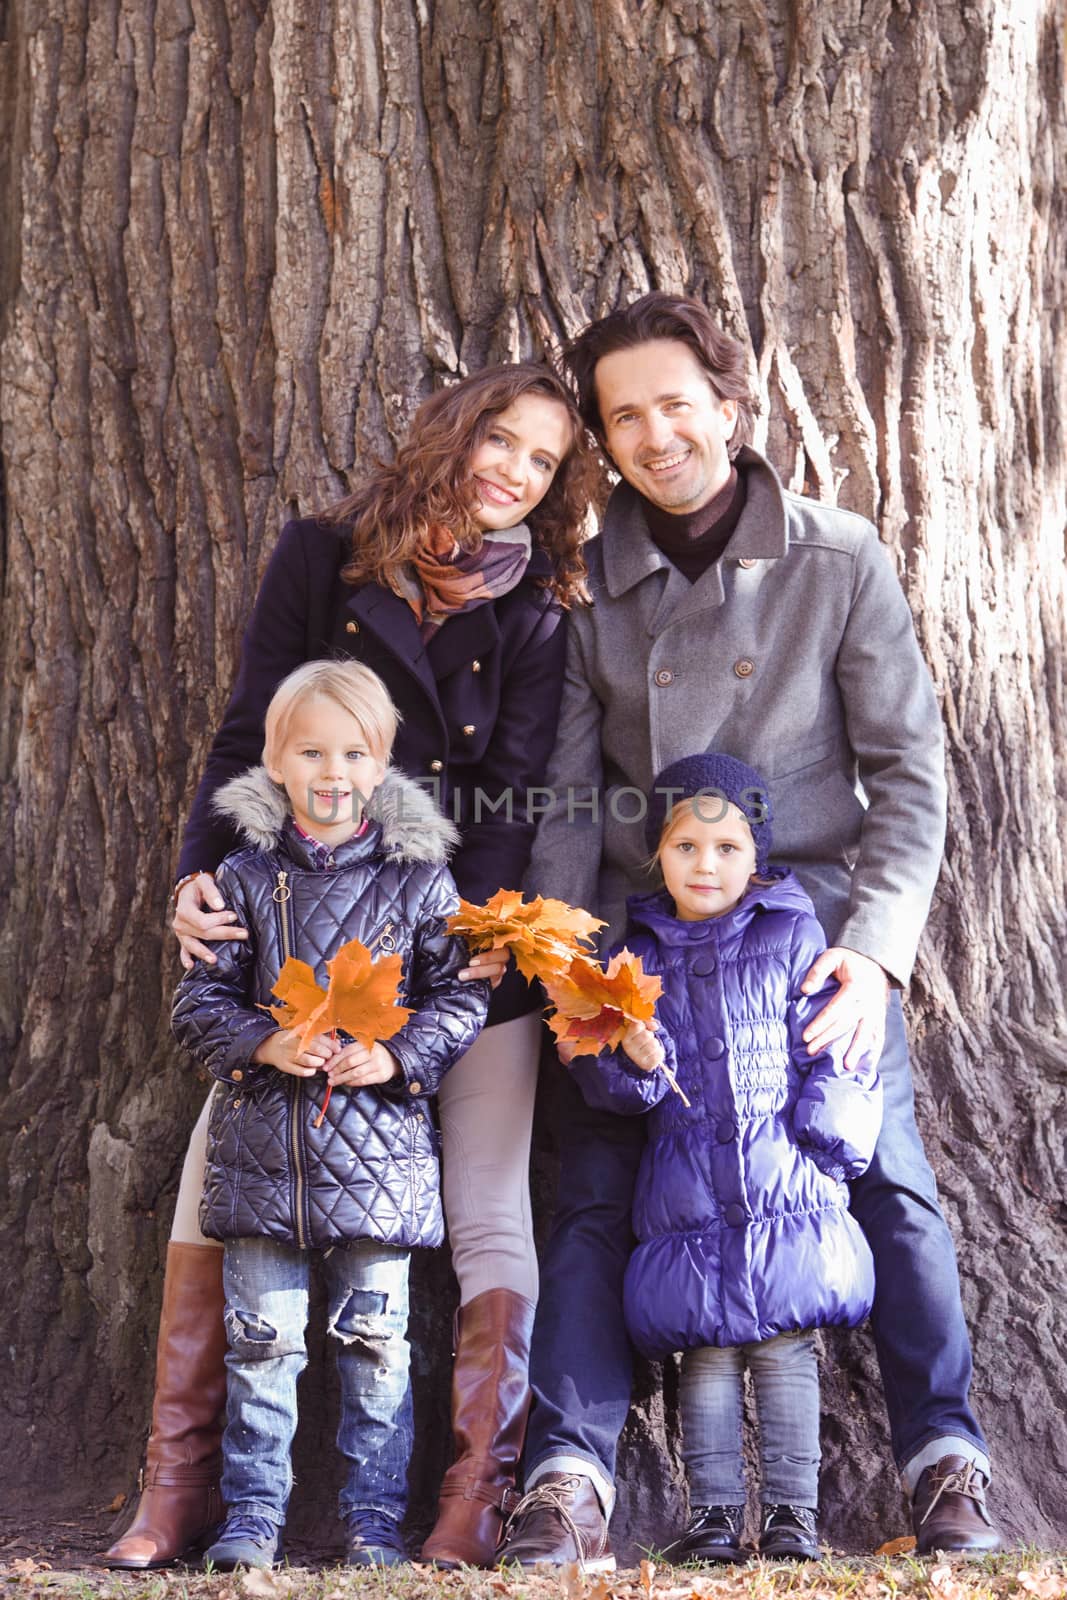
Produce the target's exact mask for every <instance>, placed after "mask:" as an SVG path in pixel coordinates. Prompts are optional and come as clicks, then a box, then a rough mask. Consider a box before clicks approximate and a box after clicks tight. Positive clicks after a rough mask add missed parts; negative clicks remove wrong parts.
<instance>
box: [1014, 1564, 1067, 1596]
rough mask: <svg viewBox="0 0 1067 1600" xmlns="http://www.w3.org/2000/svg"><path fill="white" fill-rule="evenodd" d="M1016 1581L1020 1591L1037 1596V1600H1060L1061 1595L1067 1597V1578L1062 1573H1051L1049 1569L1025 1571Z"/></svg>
mask: <svg viewBox="0 0 1067 1600" xmlns="http://www.w3.org/2000/svg"><path fill="white" fill-rule="evenodd" d="M1015 1581H1016V1582H1017V1583H1018V1585H1019V1588H1020V1589H1025V1590H1026V1593H1027V1594H1032V1595H1035V1596H1036V1597H1037V1600H1059V1597H1060V1596H1061V1595H1067V1577H1065V1576H1064V1574H1063V1573H1061V1572H1049V1570H1048V1568H1047V1567H1041V1568H1039V1569H1038V1571H1037V1572H1030V1571H1028V1570H1025V1569H1024V1570H1023V1571H1022V1572H1020V1573H1019V1574H1018V1576H1017V1578H1016V1580H1015Z"/></svg>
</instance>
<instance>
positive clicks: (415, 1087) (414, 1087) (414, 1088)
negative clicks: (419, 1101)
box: [408, 1078, 422, 1094]
mask: <svg viewBox="0 0 1067 1600" xmlns="http://www.w3.org/2000/svg"><path fill="white" fill-rule="evenodd" d="M408 1093H409V1094H421V1093H422V1084H421V1083H420V1082H419V1080H418V1078H413V1079H412V1081H411V1082H410V1083H409V1084H408Z"/></svg>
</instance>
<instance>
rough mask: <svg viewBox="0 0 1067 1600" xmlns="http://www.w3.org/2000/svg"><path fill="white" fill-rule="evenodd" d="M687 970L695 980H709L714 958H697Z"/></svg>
mask: <svg viewBox="0 0 1067 1600" xmlns="http://www.w3.org/2000/svg"><path fill="white" fill-rule="evenodd" d="M689 970H690V972H691V973H692V974H693V976H694V977H695V978H710V977H711V974H712V973H713V972H714V971H715V957H714V956H697V958H696V960H695V961H694V962H693V965H692V966H691V967H690V969H689Z"/></svg>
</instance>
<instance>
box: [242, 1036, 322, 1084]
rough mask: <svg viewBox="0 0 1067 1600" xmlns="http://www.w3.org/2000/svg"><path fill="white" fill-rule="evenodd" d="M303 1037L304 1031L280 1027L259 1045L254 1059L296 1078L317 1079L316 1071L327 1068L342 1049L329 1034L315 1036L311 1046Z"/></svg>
mask: <svg viewBox="0 0 1067 1600" xmlns="http://www.w3.org/2000/svg"><path fill="white" fill-rule="evenodd" d="M303 1038H304V1033H303V1029H301V1028H279V1029H278V1032H277V1033H271V1034H268V1036H267V1038H265V1039H264V1040H263V1041H262V1043H260V1044H258V1045H257V1046H256V1048H255V1049H254V1050H253V1052H252V1060H253V1061H258V1062H261V1063H262V1064H263V1065H264V1066H268V1067H277V1069H278V1071H279V1072H288V1073H289V1075H290V1076H291V1077H293V1078H313V1077H314V1076H315V1074H316V1072H322V1071H323V1070H324V1069H325V1068H326V1065H327V1063H328V1062H329V1060H330V1059H331V1057H332V1056H335V1055H336V1054H337V1053H338V1051H339V1050H340V1049H341V1046H340V1044H339V1043H338V1041H337V1040H336V1039H333V1038H331V1036H330V1035H329V1034H328V1033H319V1034H315V1036H314V1037H313V1038H311V1039H309V1040H308V1042H307V1044H304V1042H303Z"/></svg>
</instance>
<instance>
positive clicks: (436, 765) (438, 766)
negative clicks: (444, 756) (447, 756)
mask: <svg viewBox="0 0 1067 1600" xmlns="http://www.w3.org/2000/svg"><path fill="white" fill-rule="evenodd" d="M444 770H445V764H444V762H443V761H431V762H430V771H431V772H443V771H444Z"/></svg>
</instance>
